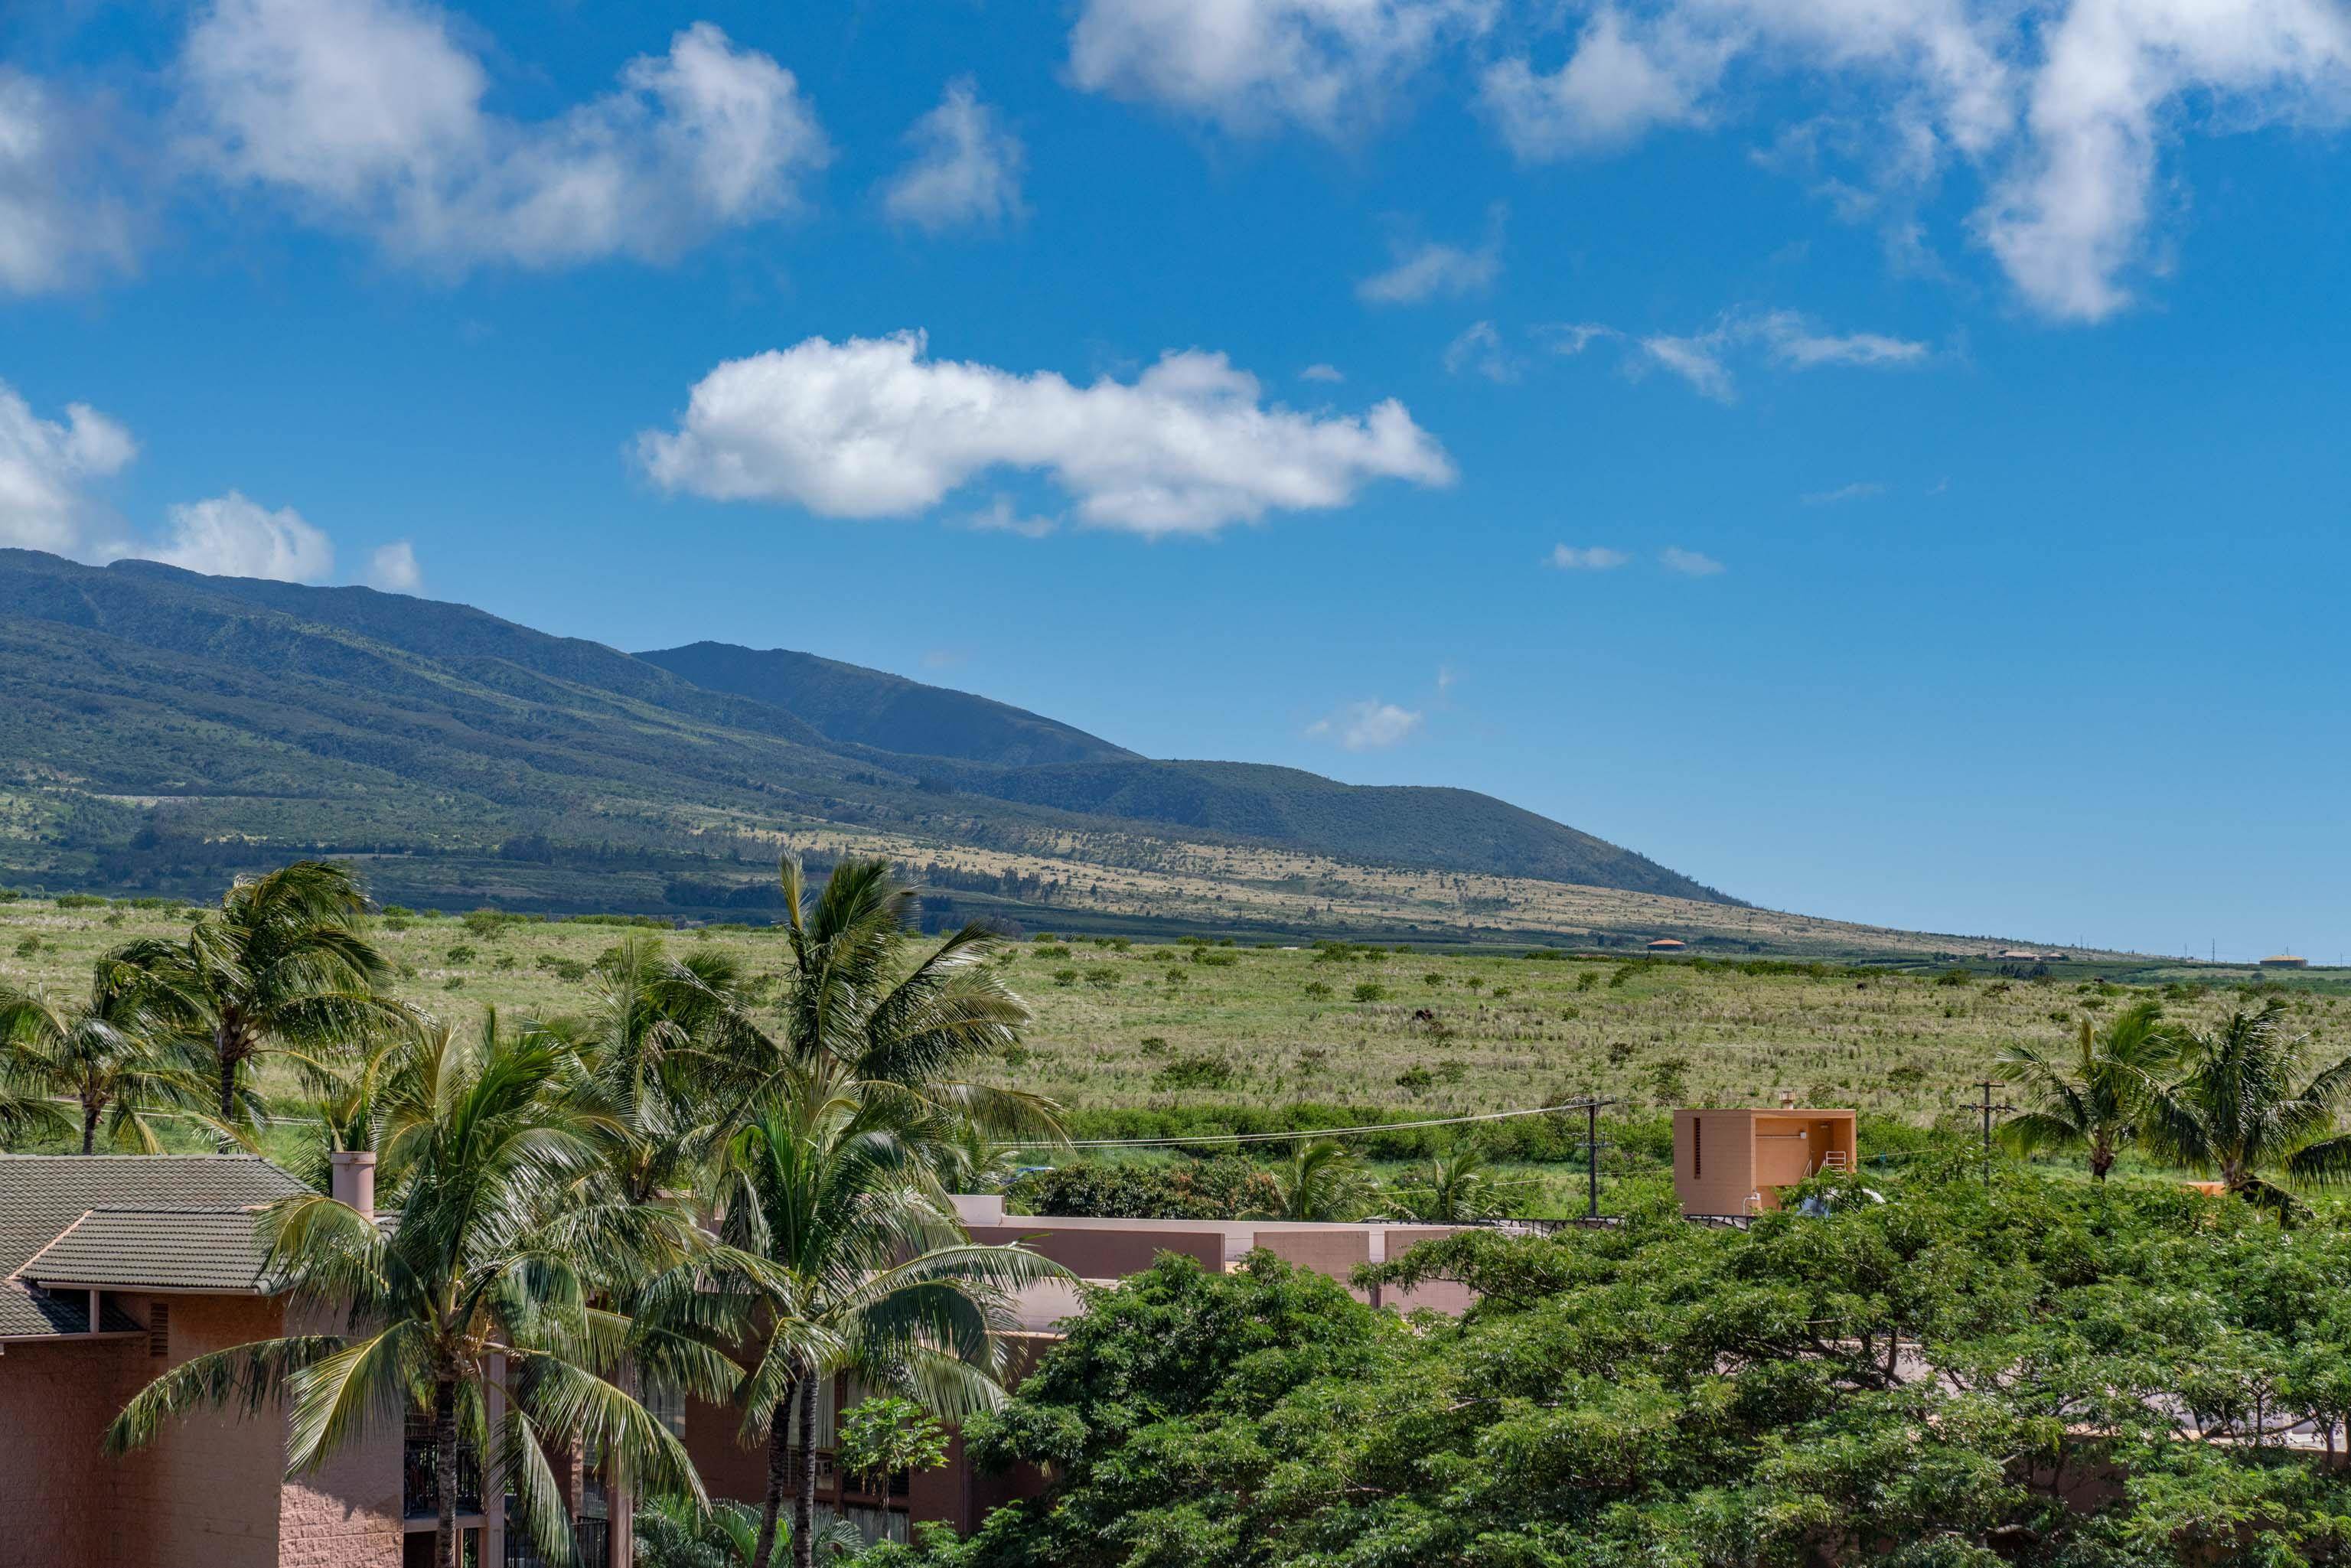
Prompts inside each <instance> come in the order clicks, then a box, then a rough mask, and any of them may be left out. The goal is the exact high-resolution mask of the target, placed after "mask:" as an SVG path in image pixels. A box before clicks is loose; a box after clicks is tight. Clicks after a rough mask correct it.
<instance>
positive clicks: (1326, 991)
mask: <svg viewBox="0 0 2351 1568" xmlns="http://www.w3.org/2000/svg"><path fill="white" fill-rule="evenodd" d="M1306 995H1307V997H1308V998H1309V999H1311V1000H1313V1001H1318V1002H1324V1001H1329V1000H1330V999H1331V988H1330V987H1328V986H1326V985H1324V984H1323V983H1322V981H1320V980H1309V981H1307V982H1306Z"/></svg>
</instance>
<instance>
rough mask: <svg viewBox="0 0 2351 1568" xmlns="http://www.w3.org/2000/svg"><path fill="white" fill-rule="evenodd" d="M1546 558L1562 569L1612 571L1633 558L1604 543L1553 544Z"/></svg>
mask: <svg viewBox="0 0 2351 1568" xmlns="http://www.w3.org/2000/svg"><path fill="white" fill-rule="evenodd" d="M1548 559H1549V560H1550V562H1551V564H1552V566H1555V567H1557V568H1558V569H1559V570H1562V571H1614V570H1616V569H1617V568H1618V567H1620V566H1623V565H1625V563H1626V562H1628V561H1630V560H1631V559H1633V558H1632V557H1631V556H1629V555H1626V554H1625V552H1624V551H1623V550H1620V549H1608V548H1607V547H1606V546H1605V545H1586V546H1584V547H1583V549H1577V548H1576V547H1575V546H1573V545H1553V546H1552V547H1551V555H1550V556H1549V558H1548Z"/></svg>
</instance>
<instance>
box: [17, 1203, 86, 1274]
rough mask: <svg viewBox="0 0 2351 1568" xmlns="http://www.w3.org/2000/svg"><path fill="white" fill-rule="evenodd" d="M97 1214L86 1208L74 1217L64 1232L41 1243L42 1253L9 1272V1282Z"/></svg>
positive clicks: (36, 1254) (37, 1253) (59, 1232)
mask: <svg viewBox="0 0 2351 1568" xmlns="http://www.w3.org/2000/svg"><path fill="white" fill-rule="evenodd" d="M96 1212H97V1210H95V1209H89V1208H85V1209H83V1210H82V1211H81V1212H80V1213H79V1214H78V1215H76V1216H75V1217H74V1222H73V1223H72V1224H71V1225H68V1226H67V1227H66V1228H64V1229H63V1230H60V1231H58V1232H57V1234H56V1235H55V1236H52V1237H50V1238H49V1239H47V1241H44V1242H42V1243H41V1251H40V1252H36V1253H34V1254H33V1255H32V1256H31V1257H30V1258H27V1259H26V1260H24V1261H23V1262H22V1263H19V1264H17V1265H16V1267H15V1268H14V1269H11V1270H8V1278H9V1281H11V1282H12V1283H13V1282H14V1281H16V1279H17V1278H18V1277H19V1276H21V1275H22V1274H23V1273H24V1272H25V1270H27V1269H29V1268H31V1267H32V1266H33V1265H34V1264H36V1263H37V1262H39V1261H40V1260H41V1252H47V1250H48V1249H50V1248H52V1247H55V1246H56V1245H57V1243H58V1242H60V1241H63V1240H64V1239H66V1238H67V1237H68V1236H71V1235H72V1234H73V1233H74V1232H75V1231H77V1230H78V1229H80V1228H81V1226H82V1221H84V1220H86V1219H88V1218H89V1217H90V1216H91V1215H92V1214H95V1213H96Z"/></svg>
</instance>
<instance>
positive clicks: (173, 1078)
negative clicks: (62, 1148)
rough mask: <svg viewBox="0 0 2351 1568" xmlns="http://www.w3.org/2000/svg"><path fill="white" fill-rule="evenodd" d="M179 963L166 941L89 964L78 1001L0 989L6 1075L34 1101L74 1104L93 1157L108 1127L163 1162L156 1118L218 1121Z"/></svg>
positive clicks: (0, 1045)
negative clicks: (208, 1103) (197, 1056)
mask: <svg viewBox="0 0 2351 1568" xmlns="http://www.w3.org/2000/svg"><path fill="white" fill-rule="evenodd" d="M177 958H178V954H177V953H176V951H175V950H174V949H173V948H172V946H170V945H169V944H167V943H163V942H160V941H144V942H134V943H131V944H130V945H129V946H123V947H118V948H116V949H115V950H114V951H113V952H110V953H108V954H106V955H105V956H102V957H100V958H99V959H98V960H96V961H95V962H94V963H93V964H92V965H91V966H90V978H89V991H88V992H87V993H85V994H84V995H83V997H82V998H80V999H79V1000H78V1001H74V1002H65V1001H60V1000H57V999H56V998H49V997H46V996H43V995H41V994H39V993H37V992H33V991H26V990H22V989H19V988H16V987H13V986H0V1062H5V1069H0V1076H5V1078H6V1079H7V1081H8V1082H12V1083H14V1084H16V1085H17V1086H18V1092H21V1093H24V1094H26V1096H28V1097H40V1098H44V1099H46V1098H48V1097H56V1098H59V1099H66V1100H70V1101H72V1102H74V1103H75V1107H76V1110H77V1112H78V1123H79V1126H80V1131H81V1152H82V1153H83V1154H85V1155H87V1154H90V1153H92V1152H94V1151H95V1150H96V1148H97V1146H98V1133H99V1125H100V1124H101V1123H102V1124H104V1125H105V1127H106V1131H107V1136H108V1139H109V1141H110V1142H111V1143H112V1144H114V1145H117V1146H120V1147H123V1148H131V1149H136V1150H138V1151H140V1152H141V1153H142V1154H155V1153H159V1152H160V1151H161V1150H162V1146H163V1145H162V1138H161V1137H160V1136H159V1135H158V1134H157V1131H156V1127H155V1122H156V1120H157V1118H158V1117H163V1116H171V1115H189V1114H193V1115H195V1116H196V1117H197V1118H198V1119H199V1120H203V1121H206V1122H209V1121H210V1118H208V1117H204V1116H203V1114H202V1113H203V1110H204V1103H205V1084H204V1079H203V1077H202V1076H201V1075H200V1074H199V1073H198V1071H196V1070H195V1067H194V1060H193V1052H192V1049H191V1048H192V1045H193V1041H192V1040H191V1031H192V1030H194V1029H195V1028H196V1027H197V1026H198V1024H199V1021H200V1019H201V1016H202V1015H201V1005H200V1003H199V1002H198V1000H197V998H194V997H193V996H191V995H190V994H189V993H188V991H187V990H186V989H185V988H183V985H182V984H181V983H180V979H181V975H182V970H181V969H180V967H179V965H178V963H177ZM214 1125H218V1124H214Z"/></svg>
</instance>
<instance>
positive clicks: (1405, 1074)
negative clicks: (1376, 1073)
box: [1396, 1065, 1437, 1094]
mask: <svg viewBox="0 0 2351 1568" xmlns="http://www.w3.org/2000/svg"><path fill="white" fill-rule="evenodd" d="M1435 1082H1437V1074H1435V1073H1434V1072H1431V1071H1429V1070H1428V1069H1427V1068H1426V1067H1421V1066H1417V1065H1416V1066H1412V1067H1407V1068H1405V1070H1404V1071H1402V1072H1399V1073H1397V1074H1396V1087H1397V1088H1399V1089H1409V1090H1411V1091H1412V1092H1414V1093H1416V1094H1417V1093H1419V1092H1421V1091H1422V1090H1424V1089H1426V1088H1427V1087H1429V1086H1430V1085H1431V1084H1433V1083H1435Z"/></svg>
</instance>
